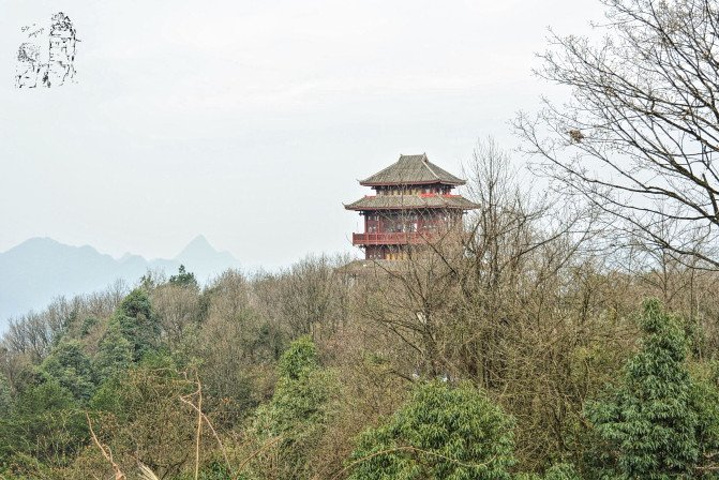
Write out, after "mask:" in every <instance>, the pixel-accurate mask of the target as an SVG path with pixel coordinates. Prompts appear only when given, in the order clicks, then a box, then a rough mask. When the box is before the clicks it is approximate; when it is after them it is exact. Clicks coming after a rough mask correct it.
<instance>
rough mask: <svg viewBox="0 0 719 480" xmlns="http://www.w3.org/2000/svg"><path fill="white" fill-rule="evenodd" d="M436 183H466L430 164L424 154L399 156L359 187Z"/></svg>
mask: <svg viewBox="0 0 719 480" xmlns="http://www.w3.org/2000/svg"><path fill="white" fill-rule="evenodd" d="M437 183H440V184H444V185H452V186H457V185H464V184H465V183H467V182H465V181H464V180H462V179H461V178H457V177H455V176H454V175H452V174H451V173H449V172H448V171H446V170H444V169H443V168H440V167H438V166H437V165H435V164H434V163H432V162H430V161H429V159H428V158H427V154H424V153H423V154H422V155H400V156H399V160H397V162H395V163H393V164H392V165H390V166H389V167H387V168H385V169H383V170H380V171H379V172H377V173H375V174H374V175H372V176H371V177H369V178H367V179H365V180H361V181H360V185H365V186H368V187H379V186H392V185H428V184H437Z"/></svg>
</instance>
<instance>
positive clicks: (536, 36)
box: [0, 0, 602, 267]
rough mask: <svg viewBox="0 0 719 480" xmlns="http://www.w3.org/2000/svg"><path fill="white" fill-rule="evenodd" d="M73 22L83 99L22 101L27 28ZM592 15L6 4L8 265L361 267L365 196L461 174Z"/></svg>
mask: <svg viewBox="0 0 719 480" xmlns="http://www.w3.org/2000/svg"><path fill="white" fill-rule="evenodd" d="M60 10H61V11H63V12H64V13H66V14H67V15H68V16H69V17H70V18H71V19H72V21H73V22H74V24H75V27H76V29H77V33H78V38H80V40H81V43H79V44H78V53H77V61H76V69H77V80H78V83H77V84H76V85H70V86H63V87H60V88H51V89H34V90H17V89H15V88H14V83H13V82H14V79H13V76H14V73H15V58H16V55H17V47H18V44H19V41H21V40H22V37H21V35H20V28H21V27H22V26H24V25H28V24H31V23H41V22H45V21H47V19H49V17H50V15H51V14H52V13H55V12H57V11H60ZM601 11H602V10H601V8H600V5H599V4H598V2H596V1H594V0H580V1H576V0H573V1H570V0H533V1H527V0H502V1H497V0H493V1H448V0H445V1H437V0H435V1H423V0H402V1H392V0H382V1H379V0H377V1H375V0H357V1H338V0H334V1H330V0H312V1H304V0H302V1H300V0H292V1H289V0H262V1H252V2H250V1H244V0H211V1H202V2H201V1H193V0H172V1H169V0H121V1H120V0H118V1H112V0H107V1H97V0H92V1H91V0H63V1H57V0H53V1H41V0H0V221H1V223H0V225H1V227H0V252H1V251H5V250H7V249H9V248H11V247H12V246H14V245H16V244H18V243H20V242H22V241H23V240H25V239H27V238H30V237H34V236H49V237H52V238H54V239H56V240H59V241H61V242H64V243H68V244H72V245H84V244H90V245H93V246H95V247H96V248H98V249H99V250H100V251H102V252H105V253H110V254H112V255H114V256H119V255H121V254H122V253H124V252H127V251H130V252H133V253H138V254H141V255H144V256H146V257H150V258H152V257H171V256H174V255H175V254H176V253H177V252H178V251H179V250H180V249H181V248H182V247H183V246H184V245H185V244H186V243H187V242H188V241H189V240H191V239H192V238H193V237H194V236H195V235H197V234H199V233H202V234H204V235H205V236H206V237H207V238H208V239H209V240H210V242H211V243H213V244H214V245H215V246H216V247H218V248H219V249H223V250H229V251H230V252H232V253H233V254H234V255H235V256H236V257H237V258H239V259H240V260H241V261H243V262H244V263H246V264H248V265H267V266H270V267H272V266H277V265H282V264H289V263H291V262H293V261H295V260H297V259H299V258H300V257H301V256H303V255H305V254H306V253H310V252H338V251H351V250H352V247H351V245H350V241H349V238H350V237H351V232H352V231H353V230H357V229H358V228H359V225H360V218H359V216H358V215H357V214H356V213H354V212H349V211H345V210H344V209H343V207H342V202H345V203H349V202H350V201H353V200H356V199H357V198H359V197H360V196H361V195H364V194H365V193H368V192H365V191H364V189H363V188H362V187H360V186H359V185H358V184H357V182H356V180H357V179H359V178H364V177H366V176H369V175H370V174H372V173H374V172H375V171H377V170H379V169H381V168H383V167H385V166H386V165H388V164H390V163H392V162H394V161H396V160H397V158H398V156H399V154H400V153H405V154H409V153H422V152H426V153H427V154H428V156H429V158H430V159H431V160H432V161H434V162H436V163H438V164H439V165H441V166H443V167H445V168H446V169H448V170H449V171H451V172H453V173H459V170H460V164H461V162H462V161H464V160H467V159H468V158H469V157H470V155H471V152H472V148H473V146H474V144H475V143H476V141H477V139H478V138H480V137H486V136H487V135H493V136H494V137H496V138H497V139H498V140H499V141H500V142H501V143H502V144H504V145H505V146H506V147H508V148H511V147H512V146H513V144H514V142H515V139H514V138H513V137H512V135H511V130H510V127H509V125H508V123H507V122H508V120H510V119H511V118H512V117H513V115H514V113H515V112H516V111H517V110H519V109H527V110H531V109H533V108H535V107H536V105H537V102H538V97H539V95H540V94H541V93H542V92H544V91H547V90H548V89H549V86H548V85H546V84H544V83H542V82H540V81H539V80H537V79H536V78H534V77H533V76H532V75H531V68H532V67H533V66H537V61H536V60H535V58H534V53H535V52H537V51H540V50H543V49H544V46H545V41H544V38H545V37H546V33H547V32H546V28H547V26H550V25H551V26H553V27H554V28H555V30H557V31H559V32H560V33H577V32H579V33H581V32H586V31H587V29H588V27H587V25H588V22H589V20H592V19H594V20H598V19H601Z"/></svg>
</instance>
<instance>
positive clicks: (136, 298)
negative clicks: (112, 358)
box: [110, 288, 160, 361]
mask: <svg viewBox="0 0 719 480" xmlns="http://www.w3.org/2000/svg"><path fill="white" fill-rule="evenodd" d="M110 327H111V328H117V329H118V330H119V331H120V333H121V334H122V335H123V336H124V337H125V338H126V339H127V340H128V341H129V342H130V344H131V345H132V358H133V360H134V361H138V360H140V359H141V358H142V356H143V355H144V354H145V353H147V352H149V351H151V350H152V349H153V348H154V347H155V346H156V345H157V343H158V338H159V336H160V322H159V319H158V318H157V315H155V312H154V311H153V309H152V304H151V303H150V297H149V296H148V295H147V292H145V291H144V290H142V289H139V288H136V289H135V290H133V291H132V292H130V294H129V295H128V296H127V297H125V298H124V299H123V300H122V302H121V303H120V305H119V307H118V308H117V310H116V311H115V313H114V315H113V317H112V319H111V321H110Z"/></svg>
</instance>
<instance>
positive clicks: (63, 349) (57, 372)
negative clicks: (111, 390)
mask: <svg viewBox="0 0 719 480" xmlns="http://www.w3.org/2000/svg"><path fill="white" fill-rule="evenodd" d="M40 371H41V373H42V374H43V375H44V376H45V377H46V378H47V379H52V380H55V381H57V383H58V384H59V385H60V386H61V387H63V388H64V389H66V390H67V391H69V392H70V393H72V395H73V396H74V397H75V399H76V400H79V401H81V402H84V401H87V400H88V399H89V398H90V396H91V395H92V393H93V390H94V388H95V385H94V382H93V380H94V379H93V374H92V364H91V362H90V358H89V357H88V356H87V355H86V354H85V351H84V350H83V346H82V344H81V343H80V342H78V341H76V340H70V341H66V342H61V343H60V344H59V345H58V346H57V347H55V348H54V349H53V350H52V352H50V355H48V357H47V358H46V359H45V360H44V361H43V363H42V365H40Z"/></svg>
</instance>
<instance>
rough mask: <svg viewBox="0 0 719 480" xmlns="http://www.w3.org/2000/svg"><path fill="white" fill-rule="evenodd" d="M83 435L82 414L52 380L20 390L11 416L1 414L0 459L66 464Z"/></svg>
mask: <svg viewBox="0 0 719 480" xmlns="http://www.w3.org/2000/svg"><path fill="white" fill-rule="evenodd" d="M86 439H87V425H86V423H85V417H84V415H83V414H82V412H81V411H80V409H79V408H77V405H76V402H75V399H74V398H73V395H72V394H71V393H70V392H69V391H68V390H67V389H65V388H63V387H62V386H60V384H59V383H58V382H56V381H54V380H49V381H47V382H44V383H42V384H40V385H36V386H33V387H31V388H29V389H28V390H26V391H24V392H22V393H21V394H20V396H19V398H18V401H17V404H16V406H15V408H14V410H13V415H12V416H4V415H0V463H3V461H5V462H8V461H10V460H13V461H14V462H15V463H27V462H30V463H34V462H41V463H52V464H55V465H62V464H66V463H68V462H69V461H71V460H72V457H73V456H74V455H75V454H76V453H77V451H78V450H79V449H80V448H81V447H82V445H83V444H84V443H85V442H86ZM23 459H24V460H23Z"/></svg>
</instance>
